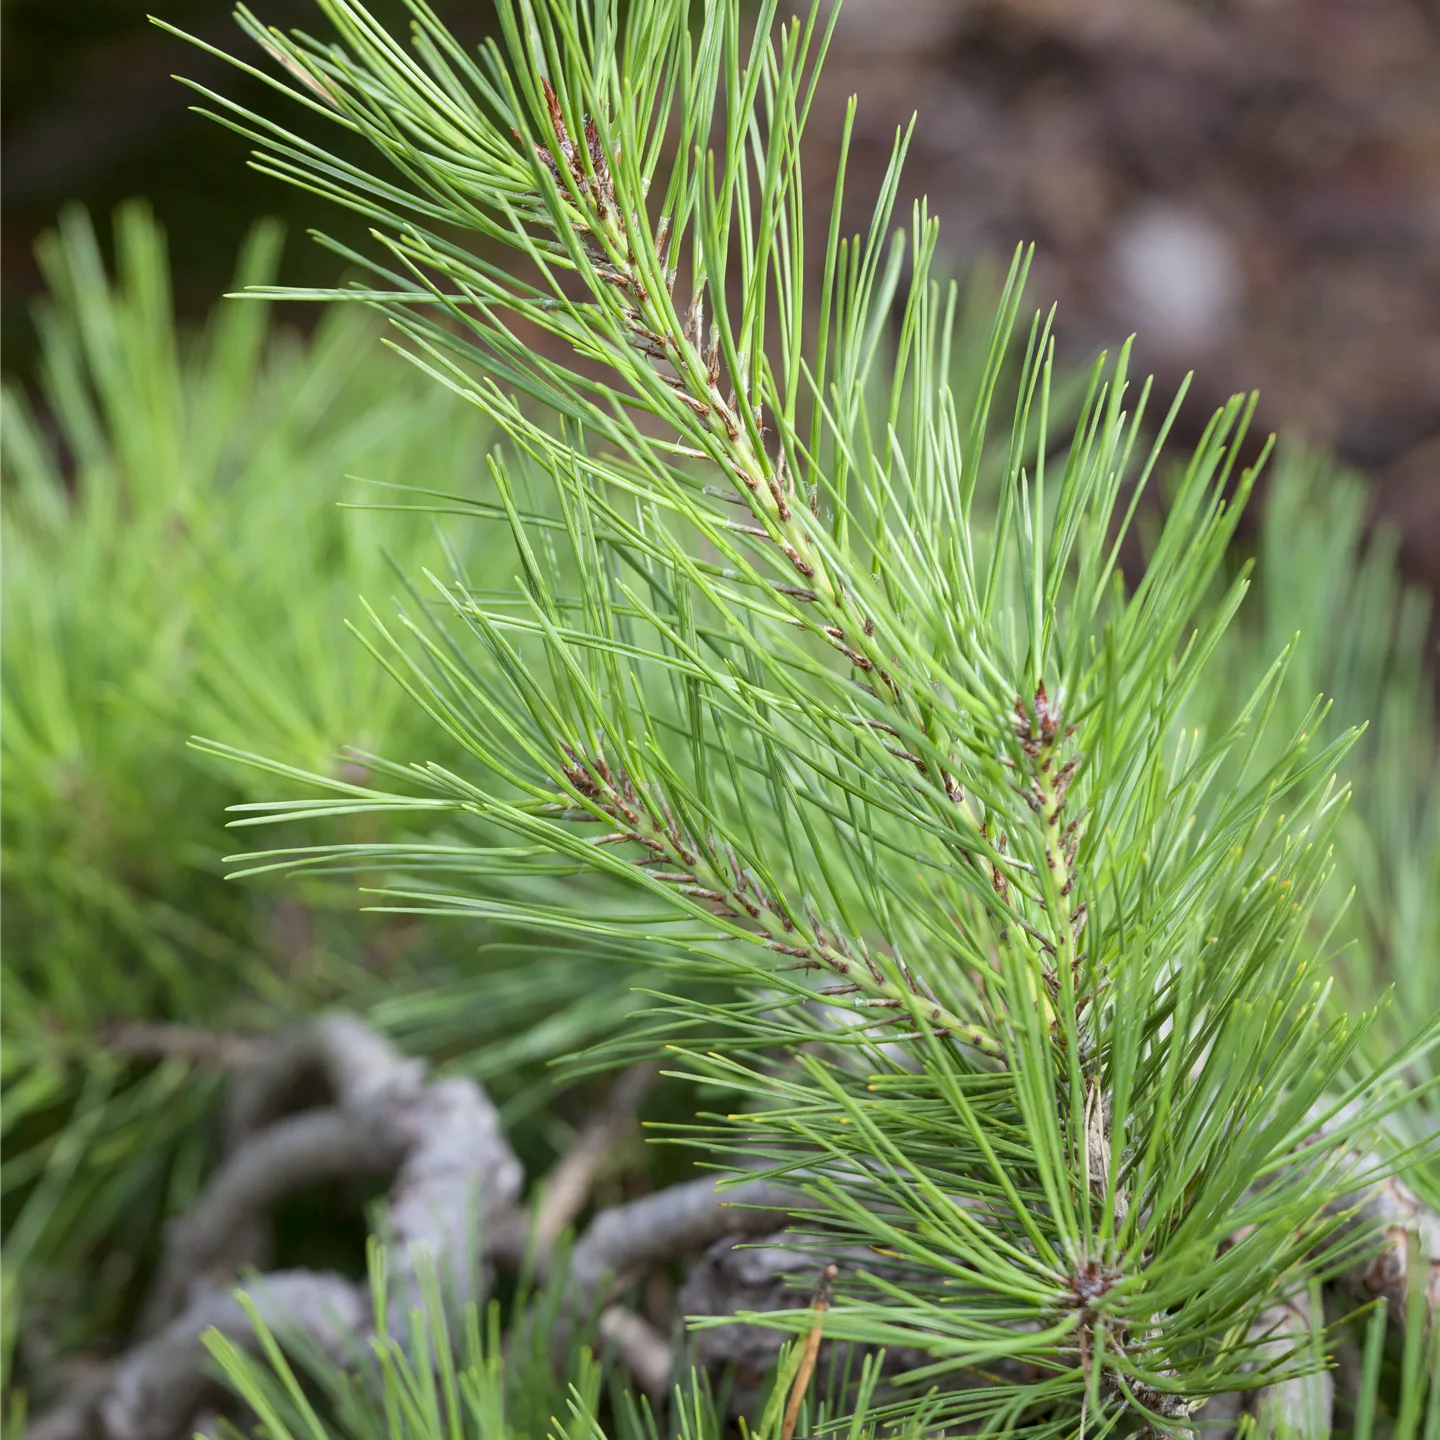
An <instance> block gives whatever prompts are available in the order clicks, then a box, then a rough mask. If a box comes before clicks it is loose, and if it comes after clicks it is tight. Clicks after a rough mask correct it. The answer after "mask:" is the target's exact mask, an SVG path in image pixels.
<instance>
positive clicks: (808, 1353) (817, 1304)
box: [780, 1265, 840, 1440]
mask: <svg viewBox="0 0 1440 1440" xmlns="http://www.w3.org/2000/svg"><path fill="white" fill-rule="evenodd" d="M839 1273H840V1267H839V1266H838V1265H827V1266H826V1267H825V1268H824V1269H823V1270H822V1271H821V1272H820V1279H819V1282H818V1283H817V1284H816V1286H815V1297H814V1299H813V1300H811V1302H810V1308H811V1309H812V1310H813V1311H814V1312H815V1319H814V1322H813V1323H812V1324H811V1326H810V1333H809V1334H808V1335H806V1337H805V1353H804V1354H803V1355H802V1356H801V1357H800V1368H799V1369H798V1370H797V1371H796V1372H795V1379H794V1382H793V1383H792V1384H791V1386H790V1398H789V1399H788V1400H787V1401H786V1402H785V1418H784V1419H783V1420H782V1421H781V1422H780V1440H794V1436H795V1427H796V1426H797V1425H798V1424H799V1423H800V1407H801V1405H803V1404H804V1403H805V1396H806V1394H807V1393H808V1392H809V1389H810V1381H811V1379H812V1378H813V1376H814V1374H815V1360H816V1358H817V1357H818V1356H819V1354H820V1339H821V1336H822V1334H823V1333H824V1329H825V1312H826V1311H827V1310H828V1309H829V1308H830V1287H831V1285H833V1284H834V1282H835V1277H836V1276H837V1275H838V1274H839Z"/></svg>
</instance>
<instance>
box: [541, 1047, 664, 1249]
mask: <svg viewBox="0 0 1440 1440" xmlns="http://www.w3.org/2000/svg"><path fill="white" fill-rule="evenodd" d="M659 1073H660V1067H659V1066H658V1065H656V1064H650V1063H647V1064H643V1065H634V1066H632V1067H631V1068H630V1069H629V1070H627V1071H626V1072H625V1073H624V1074H623V1075H622V1076H621V1077H620V1079H619V1080H618V1081H616V1083H615V1087H614V1089H613V1090H612V1091H611V1092H610V1095H609V1097H608V1098H607V1100H606V1102H605V1104H604V1106H603V1107H602V1108H601V1109H600V1110H599V1111H597V1112H596V1114H594V1115H593V1116H591V1118H590V1119H589V1120H588V1121H587V1122H586V1124H585V1126H584V1127H583V1128H582V1129H581V1131H580V1133H579V1134H578V1135H577V1136H576V1137H575V1142H574V1144H572V1145H571V1146H570V1148H569V1149H568V1150H566V1152H565V1153H564V1154H563V1155H562V1156H561V1157H560V1159H559V1161H558V1162H557V1163H556V1165H555V1168H554V1169H553V1170H552V1171H551V1172H550V1176H549V1178H548V1179H547V1180H546V1181H545V1186H544V1193H543V1195H542V1197H541V1200H540V1205H539V1208H538V1209H537V1211H536V1213H535V1224H534V1227H533V1229H534V1237H535V1242H536V1244H537V1245H539V1246H542V1247H544V1248H546V1249H549V1248H550V1247H551V1246H553V1245H554V1243H555V1241H556V1240H557V1239H559V1237H560V1235H561V1233H562V1232H563V1231H565V1230H566V1229H567V1228H568V1227H569V1226H570V1225H572V1224H573V1223H574V1221H575V1219H576V1217H577V1216H578V1215H579V1214H580V1212H581V1211H582V1210H583V1209H584V1208H585V1202H586V1201H587V1200H588V1199H589V1198H590V1192H591V1190H592V1189H593V1188H594V1185H595V1181H596V1180H597V1179H598V1178H599V1175H600V1172H601V1170H602V1169H603V1168H604V1166H605V1165H606V1163H607V1162H608V1161H609V1159H610V1156H611V1154H612V1152H613V1150H614V1147H615V1145H616V1143H617V1142H618V1141H619V1140H621V1139H622V1138H623V1137H624V1136H625V1134H626V1133H627V1132H628V1131H629V1130H630V1129H631V1128H632V1126H633V1125H634V1123H635V1112H636V1111H637V1110H638V1109H639V1108H640V1105H641V1102H642V1101H643V1100H644V1099H645V1095H646V1093H647V1092H648V1091H649V1089H650V1087H651V1085H653V1084H654V1083H655V1078H656V1076H657V1075H659Z"/></svg>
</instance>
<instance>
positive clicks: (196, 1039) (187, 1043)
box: [101, 1023, 264, 1070]
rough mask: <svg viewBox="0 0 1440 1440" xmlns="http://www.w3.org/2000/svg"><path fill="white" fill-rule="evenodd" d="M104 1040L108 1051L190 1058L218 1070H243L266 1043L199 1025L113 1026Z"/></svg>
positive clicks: (143, 1057)
mask: <svg viewBox="0 0 1440 1440" xmlns="http://www.w3.org/2000/svg"><path fill="white" fill-rule="evenodd" d="M101 1042H102V1044H104V1046H105V1048H106V1049H107V1050H114V1051H117V1052H118V1053H119V1054H121V1055H132V1056H134V1057H135V1058H136V1059H137V1060H152V1059H153V1060H170V1059H175V1060H189V1061H192V1062H193V1063H195V1064H197V1065H206V1066H211V1067H213V1068H215V1069H218V1070H244V1069H245V1068H246V1067H247V1066H250V1065H253V1064H255V1062H256V1061H257V1060H258V1059H259V1058H260V1054H261V1052H262V1050H263V1048H264V1042H263V1041H261V1040H259V1039H257V1038H256V1037H254V1036H252V1035H227V1034H225V1033H223V1032H218V1033H217V1032H216V1031H213V1030H205V1029H202V1028H201V1027H200V1026H198V1025H146V1024H140V1023H130V1024H124V1025H115V1026H112V1027H111V1028H110V1029H109V1030H107V1031H105V1032H104V1034H103V1035H102V1037H101Z"/></svg>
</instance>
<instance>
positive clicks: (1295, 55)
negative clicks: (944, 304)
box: [3, 0, 1440, 589]
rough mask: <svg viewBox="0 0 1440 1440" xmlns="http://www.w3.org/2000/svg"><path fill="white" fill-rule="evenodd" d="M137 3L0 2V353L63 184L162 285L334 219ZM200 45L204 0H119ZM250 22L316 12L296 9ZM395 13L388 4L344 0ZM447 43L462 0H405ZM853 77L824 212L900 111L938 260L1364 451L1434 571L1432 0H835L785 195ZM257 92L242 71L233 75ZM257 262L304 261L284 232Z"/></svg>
mask: <svg viewBox="0 0 1440 1440" xmlns="http://www.w3.org/2000/svg"><path fill="white" fill-rule="evenodd" d="M146 8H147V5H146V0H12V3H10V4H8V5H7V6H6V9H5V14H4V21H5V31H6V33H5V47H4V72H5V73H4V92H3V105H4V111H3V124H4V171H3V186H4V189H3V198H4V206H5V227H4V251H3V266H4V275H3V280H4V287H3V299H4V314H3V324H4V330H3V342H4V349H5V355H4V361H5V368H6V369H7V370H9V371H11V372H18V373H20V374H22V375H23V374H25V373H27V372H28V370H29V369H30V367H31V365H32V364H33V353H34V352H33V341H32V338H31V334H30V330H29V325H28V321H27V319H26V313H25V312H26V308H27V306H28V303H29V301H30V299H31V298H32V297H33V295H34V292H35V289H36V287H37V284H38V274H37V272H36V269H35V266H34V263H33V260H32V258H31V254H30V251H31V246H32V245H33V242H34V239H35V237H36V235H37V233H38V232H39V231H40V230H41V229H43V228H44V227H45V226H46V225H48V224H49V223H50V221H51V220H52V219H53V217H54V215H55V213H56V211H57V209H58V208H59V207H60V206H61V205H62V204H63V203H64V202H65V201H66V200H68V199H72V198H76V199H80V200H83V201H84V202H85V203H86V204H88V205H89V206H91V207H92V209H94V210H96V211H97V212H98V213H103V212H105V211H107V210H108V209H109V208H110V206H111V205H112V204H114V203H115V202H116V201H117V200H119V199H121V198H124V197H126V196H129V195H133V194H143V195H147V196H149V197H150V198H151V199H152V201H153V202H154V204H155V207H156V209H157V211H158V212H159V214H160V216H161V218H162V220H163V221H164V222H165V224H166V225H167V227H168V229H169V231H170V237H171V251H172V259H173V261H174V265H175V269H176V275H177V287H178V292H179V295H180V299H181V303H182V305H183V306H186V307H188V308H191V309H193V310H196V311H198V310H199V309H201V308H202V307H203V306H204V305H206V304H207V303H208V302H209V301H210V300H211V299H212V298H213V296H214V295H215V294H216V293H217V292H218V291H219V290H220V289H221V288H223V285H224V283H225V280H226V277H227V274H228V270H229V266H230V263H231V260H232V258H233V255H234V251H235V246H236V244H237V242H238V240H239V237H240V235H241V234H242V233H243V231H244V229H245V227H246V225H247V224H248V222H249V221H250V219H251V218H253V217H254V216H255V215H257V214H261V213H269V214H281V215H284V216H286V217H287V218H289V219H290V220H291V221H292V223H293V227H294V229H295V230H296V231H299V230H302V229H303V228H304V226H305V225H306V224H314V223H320V224H323V225H324V226H325V227H326V228H327V229H330V230H331V231H332V232H337V231H338V232H340V233H343V232H344V230H345V225H344V221H343V217H337V216H336V215H335V214H334V212H326V213H322V212H323V211H324V207H323V206H322V205H321V204H320V202H318V201H315V200H313V199H312V198H311V197H309V196H306V195H303V194H299V193H296V192H289V191H287V190H285V189H284V188H283V187H281V186H279V185H278V184H276V183H274V182H272V181H269V180H266V179H265V178H264V177H261V176H257V175H254V174H253V173H251V172H249V171H247V170H246V169H245V168H244V154H245V145H244V143H243V142H242V141H241V140H240V139H239V138H238V137H235V136H231V135H228V134H226V133H225V132H223V131H221V130H219V129H218V128H217V127H215V126H213V125H209V124H206V123H204V122H202V121H200V120H197V119H195V118H194V117H192V116H190V115H188V114H187V112H186V107H187V104H188V103H189V100H190V97H189V96H188V94H187V92H185V91H184V90H183V89H182V88H181V87H179V86H178V85H176V84H175V83H174V82H173V80H171V78H170V75H171V72H172V71H177V70H178V71H183V72H184V73H185V74H187V75H189V76H191V77H193V78H195V79H197V80H200V81H201V82H202V83H205V84H208V85H212V86H215V87H217V88H224V89H225V90H226V91H227V92H228V93H232V94H243V93H244V92H245V87H246V86H247V84H252V82H246V81H244V80H243V78H240V77H237V76H236V75H235V74H234V72H232V71H229V70H228V69H227V67H225V66H224V65H222V64H221V63H219V62H217V61H212V60H209V59H208V58H207V57H205V56H203V55H201V54H199V53H198V52H195V51H193V50H190V49H188V48H187V47H185V46H183V45H182V44H181V43H180V42H178V41H176V40H174V39H173V38H171V37H169V36H167V35H165V34H164V33H162V32H161V31H159V30H157V29H155V28H154V27H152V26H149V25H147V24H146V23H145V18H144V15H145V10H146ZM148 8H150V9H152V10H154V11H155V12H156V13H158V14H160V15H162V16H163V17H164V18H165V19H167V20H169V21H171V22H172V23H174V24H176V25H179V26H181V27H182V28H185V29H188V30H190V31H192V32H193V33H195V34H197V35H199V36H200V37H202V38H203V39H206V40H208V41H210V42H211V43H214V44H219V45H222V46H227V47H232V46H233V45H234V43H235V42H236V41H238V39H239V37H238V35H237V34H236V32H235V31H234V29H233V26H232V24H231V22H230V18H229V13H228V6H227V5H226V4H225V3H221V0H149V5H148ZM256 8H257V9H258V11H259V13H260V14H261V15H262V16H263V18H265V19H267V20H268V21H270V22H272V23H275V24H279V25H283V26H290V25H300V26H303V27H305V28H309V29H312V30H321V29H323V26H322V25H321V24H320V22H319V16H318V14H317V12H316V10H315V7H314V6H313V4H312V3H311V0H262V3H261V4H259V5H258V6H257V7H256ZM371 8H372V9H375V10H376V11H377V12H378V13H380V14H381V15H382V16H397V17H398V14H399V9H400V7H399V5H398V0H395V3H381V4H378V5H374V6H372V7H371ZM437 8H438V9H439V10H440V12H441V14H442V15H443V16H444V17H445V18H446V19H447V21H448V22H449V23H451V25H452V26H453V27H454V28H455V29H456V30H457V32H459V33H460V34H461V35H462V36H463V37H464V38H466V39H467V40H478V39H479V38H480V37H481V36H482V35H483V34H484V33H485V30H486V28H487V24H488V20H489V15H488V10H489V5H488V0H448V3H441V4H439V5H438V6H437ZM852 91H855V92H858V93H859V94H860V97H861V105H860V115H859V122H858V129H857V135H856V147H855V152H854V155H853V158H852V166H851V177H852V178H851V184H850V187H849V193H850V196H851V198H852V203H853V205H854V214H853V217H852V218H853V219H854V221H855V223H856V224H859V223H860V222H861V220H862V218H863V211H864V202H865V201H867V200H868V196H869V194H870V193H871V192H872V191H873V181H874V179H876V178H878V173H879V171H880V170H881V168H882V167H883V165H884V163H885V161H886V159H887V158H888V152H889V147H890V144H891V141H892V138H893V134H894V130H895V127H896V126H897V125H900V124H903V123H904V122H905V121H906V120H907V119H908V117H909V115H910V113H911V112H912V111H913V110H917V109H918V110H919V112H920V123H919V126H918V129H917V132H916V138H915V142H914V148H913V150H912V154H911V160H910V163H909V165H908V167H907V190H908V192H909V193H911V194H919V193H922V192H923V193H925V194H928V196H929V197H930V202H931V207H932V210H933V211H934V212H935V213H938V214H939V215H940V217H941V219H942V236H943V241H944V244H945V247H946V249H947V250H948V251H949V252H950V254H951V255H952V256H953V258H954V260H955V262H956V263H957V264H958V265H960V266H964V265H966V264H968V263H969V262H971V261H973V260H974V259H976V258H977V257H979V256H982V255H995V256H1005V255H1008V253H1009V251H1010V250H1011V248H1012V247H1013V245H1014V243H1015V242H1016V241H1017V240H1021V239H1026V240H1033V241H1034V242H1035V244H1036V247H1037V258H1036V268H1035V271H1034V281H1033V284H1032V289H1031V298H1032V300H1034V301H1035V302H1037V303H1039V302H1041V301H1044V302H1048V301H1050V300H1052V299H1053V300H1057V301H1059V304H1060V315H1059V335H1060V339H1061V343H1062V346H1063V347H1064V349H1065V350H1066V351H1067V352H1068V354H1069V355H1070V356H1071V357H1072V358H1076V359H1081V358H1084V357H1086V356H1088V355H1089V354H1090V353H1092V352H1093V351H1094V350H1095V349H1096V348H1098V347H1099V346H1101V345H1103V344H1107V343H1113V341H1114V340H1116V339H1117V338H1120V337H1123V336H1124V335H1125V334H1126V333H1128V332H1129V331H1131V330H1139V332H1140V334H1141V344H1140V347H1139V358H1140V362H1141V364H1142V365H1143V366H1145V367H1146V368H1152V369H1154V370H1155V371H1156V372H1157V373H1158V374H1159V376H1160V377H1161V379H1162V380H1163V381H1165V382H1166V383H1173V382H1174V381H1175V380H1176V379H1178V378H1179V375H1180V374H1181V373H1182V371H1183V369H1185V368H1190V367H1194V368H1195V369H1196V371H1197V395H1198V399H1197V402H1194V403H1192V404H1191V405H1190V406H1189V407H1188V408H1189V410H1190V412H1191V418H1192V420H1194V421H1195V422H1196V423H1198V421H1199V419H1200V418H1201V415H1200V412H1201V411H1202V409H1204V408H1205V406H1206V405H1208V403H1209V402H1211V401H1214V400H1216V399H1218V398H1220V397H1222V396H1223V395H1225V394H1228V393H1229V392H1231V391H1232V390H1236V389H1248V388H1251V387H1258V388H1259V389H1260V391H1261V394H1262V408H1261V420H1262V424H1263V425H1264V426H1265V427H1267V428H1276V429H1282V430H1290V431H1294V432H1297V433H1299V434H1301V435H1303V436H1305V437H1308V438H1309V439H1311V440H1314V441H1317V442H1321V443H1324V444H1326V445H1329V446H1331V447H1333V448H1334V449H1336V450H1337V451H1338V452H1339V453H1340V454H1341V455H1342V456H1344V457H1345V458H1347V459H1349V460H1351V461H1353V462H1354V463H1355V464H1357V465H1359V466H1360V467H1362V468H1363V469H1364V470H1366V471H1367V472H1368V473H1369V474H1370V475H1371V476H1372V478H1373V480H1374V482H1375V486H1376V495H1377V508H1378V511H1379V513H1381V514H1383V515H1385V516H1387V517H1389V518H1391V519H1393V520H1394V521H1396V522H1397V523H1398V524H1399V526H1400V527H1401V530H1402V535H1403V555H1404V559H1405V563H1406V565H1407V568H1408V569H1409V570H1410V571H1411V573H1412V574H1414V575H1416V576H1417V577H1418V578H1423V579H1424V580H1426V581H1427V582H1428V583H1429V584H1430V585H1431V586H1432V587H1435V588H1437V589H1440V0H846V9H845V13H844V17H843V19H842V21H841V25H840V29H839V32H838V40H837V47H836V50H835V53H834V56H833V59H832V63H831V66H830V69H829V71H828V81H827V85H826V87H825V96H826V102H825V104H824V106H822V107H821V108H820V109H819V110H818V113H817V115H816V117H815V119H814V120H813V121H812V130H811V134H812V138H813V144H812V152H813V153H812V158H811V160H810V162H809V165H808V169H807V179H808V183H809V185H810V186H812V187H822V188H823V186H824V185H825V183H826V181H827V178H828V176H829V175H831V174H833V164H834V147H833V137H834V136H835V135H836V133H837V131H838V125H839V118H840V113H841V107H842V105H843V102H844V98H845V97H846V96H847V95H848V94H850V93H851V92H852ZM250 94H251V98H255V99H258V98H259V89H258V86H253V84H252V88H251V91H250ZM286 264H287V276H286V278H287V279H290V280H292V281H296V282H324V281H328V280H330V279H332V278H333V270H334V264H333V261H332V260H331V259H330V258H329V257H328V256H327V255H325V254H324V253H323V252H321V251H319V250H318V249H316V248H315V247H313V246H309V245H306V244H304V243H301V242H299V241H298V240H296V241H292V244H291V245H290V247H289V250H288V254H287V261H286Z"/></svg>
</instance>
